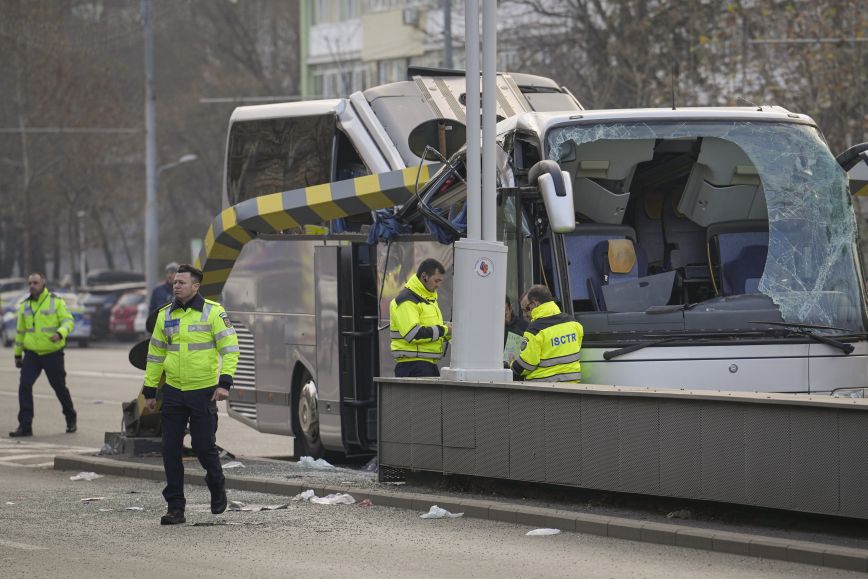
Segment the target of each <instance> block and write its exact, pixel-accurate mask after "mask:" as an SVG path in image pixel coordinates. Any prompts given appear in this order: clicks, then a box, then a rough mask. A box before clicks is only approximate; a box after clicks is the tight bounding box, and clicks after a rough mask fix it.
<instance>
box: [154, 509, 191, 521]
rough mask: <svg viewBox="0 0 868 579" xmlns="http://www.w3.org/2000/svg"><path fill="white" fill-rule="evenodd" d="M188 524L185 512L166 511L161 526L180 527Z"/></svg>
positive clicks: (161, 518) (161, 519)
mask: <svg viewBox="0 0 868 579" xmlns="http://www.w3.org/2000/svg"><path fill="white" fill-rule="evenodd" d="M186 522H187V519H186V518H185V517H184V511H175V510H169V511H166V514H165V515H163V516H162V517H160V524H161V525H180V524H181V523H186Z"/></svg>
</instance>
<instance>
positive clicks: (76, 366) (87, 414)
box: [0, 343, 292, 464]
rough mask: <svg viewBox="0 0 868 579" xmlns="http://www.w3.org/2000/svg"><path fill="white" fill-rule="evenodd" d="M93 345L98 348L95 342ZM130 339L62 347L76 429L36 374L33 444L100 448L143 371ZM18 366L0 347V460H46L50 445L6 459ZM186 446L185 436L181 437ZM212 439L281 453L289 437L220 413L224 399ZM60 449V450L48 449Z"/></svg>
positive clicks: (287, 451) (244, 451) (237, 450)
mask: <svg viewBox="0 0 868 579" xmlns="http://www.w3.org/2000/svg"><path fill="white" fill-rule="evenodd" d="M97 346H98V347H97ZM130 346H132V344H131V343H106V344H95V345H93V346H91V347H90V348H78V347H76V346H70V347H68V348H67V349H66V354H65V359H66V373H67V377H66V380H67V386H68V387H69V389H70V392H71V393H72V401H73V403H74V404H75V407H76V411H77V412H78V432H76V433H75V434H66V432H65V430H66V422H65V420H64V417H63V414H62V413H61V411H60V403H59V402H58V401H57V398H56V397H55V396H54V391H53V390H52V389H51V386H49V384H48V380H46V378H45V376H44V375H43V376H41V377H40V378H39V380H38V381H37V382H36V385H35V386H34V388H33V393H34V404H35V407H36V413H35V418H34V420H33V432H34V436H33V438H28V439H25V441H24V442H25V443H26V445H28V446H29V445H31V444H33V443H37V444H43V445H50V446H51V447H52V449H54V448H57V449H61V450H63V449H64V448H66V449H67V451H73V452H75V451H76V450H77V449H92V450H98V449H99V448H101V447H102V445H103V442H104V440H105V433H106V432H107V431H119V430H120V425H121V403H123V402H128V401H130V400H132V399H133V398H135V397H136V396H138V393H139V391H140V390H141V386H142V380H143V379H144V372H142V371H140V370H137V369H135V368H133V367H132V366H131V365H130V364H129V362H128V361H127V352H128V351H129V348H130ZM17 414H18V370H16V368H15V364H14V361H13V351H12V349H11V348H0V435H2V436H0V464H2V463H3V462H4V460H6V462H9V461H11V462H13V463H23V464H27V463H29V464H37V463H39V462H46V461H50V460H51V454H52V452H53V450H49V451H45V448H42V449H41V450H40V451H38V452H37V451H34V452H28V453H26V454H28V455H34V454H36V455H41V456H35V457H33V458H27V459H15V458H9V453H8V451H4V448H8V446H9V443H10V442H13V443H14V442H15V441H13V440H11V439H6V443H3V442H2V440H3V439H4V438H6V434H7V433H8V431H10V430H15V428H16V426H17V425H18V419H17ZM187 443H188V446H189V439H188V440H187ZM217 443H218V444H219V445H220V446H222V447H224V448H226V449H227V450H229V451H230V452H233V453H234V454H238V455H245V456H266V457H286V456H290V455H292V438H290V437H286V436H275V435H272V434H260V433H258V432H256V431H255V430H253V429H251V428H249V427H247V426H244V425H243V424H241V423H240V422H237V421H236V420H233V419H231V418H229V417H228V416H227V415H226V410H225V402H221V403H220V422H219V426H218V432H217ZM54 454H61V452H54Z"/></svg>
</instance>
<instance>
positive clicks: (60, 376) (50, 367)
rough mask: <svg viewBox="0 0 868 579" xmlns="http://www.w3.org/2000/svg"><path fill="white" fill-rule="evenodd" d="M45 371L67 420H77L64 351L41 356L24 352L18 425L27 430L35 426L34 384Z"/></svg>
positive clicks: (19, 391) (19, 385)
mask: <svg viewBox="0 0 868 579" xmlns="http://www.w3.org/2000/svg"><path fill="white" fill-rule="evenodd" d="M43 370H45V375H46V376H47V377H48V383H49V384H51V387H52V388H53V389H54V393H55V394H56V395H57V399H58V400H59V401H60V405H61V406H62V407H63V415H64V416H66V420H67V421H70V420H75V417H76V414H75V408H74V407H73V406H72V396H71V395H70V394H69V388H67V387H66V370H65V369H64V367H63V350H62V349H61V350H58V351H57V352H52V353H50V354H45V355H43V356H40V355H39V354H36V353H35V352H31V351H29V350H24V358H23V360H22V366H21V379H20V381H19V382H18V424H19V425H20V426H21V427H22V428H25V429H29V428H31V426H32V425H33V384H35V383H36V380H37V379H38V378H39V375H40V374H42V371H43Z"/></svg>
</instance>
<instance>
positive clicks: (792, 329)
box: [748, 321, 856, 354]
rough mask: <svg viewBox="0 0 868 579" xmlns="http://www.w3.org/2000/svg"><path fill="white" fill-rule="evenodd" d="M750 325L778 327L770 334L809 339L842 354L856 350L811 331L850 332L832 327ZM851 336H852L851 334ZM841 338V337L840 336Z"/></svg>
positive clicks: (782, 324) (771, 323)
mask: <svg viewBox="0 0 868 579" xmlns="http://www.w3.org/2000/svg"><path fill="white" fill-rule="evenodd" d="M748 323H750V324H766V325H769V326H779V327H780V330H770V331H771V332H780V333H783V334H785V335H787V336H803V337H805V338H809V339H811V340H814V341H816V342H820V343H823V344H826V345H828V346H832V347H833V348H838V349H839V350H841V351H842V352H844V354H852V353H853V350H855V349H856V348H855V347H854V346H853V344H848V343H847V342H842V341H840V340H836V339H835V338H830V337H829V336H824V335H823V334H815V333H814V332H812V331H811V330H834V331H837V332H851V331H852V330H846V329H844V328H836V327H834V326H819V325H815V324H794V323H789V322H758V321H752V322H748ZM851 335H852V334H851ZM841 337H843V336H841Z"/></svg>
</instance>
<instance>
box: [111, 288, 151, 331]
mask: <svg viewBox="0 0 868 579" xmlns="http://www.w3.org/2000/svg"><path fill="white" fill-rule="evenodd" d="M147 299H148V298H147V292H145V290H144V289H140V290H134V291H129V292H126V293H124V294H123V295H122V296H121V297H120V298H118V301H117V303H116V304H115V305H114V306H113V307H112V310H111V316H110V318H109V331H111V333H112V334H114V335H115V336H117V337H118V338H126V339H130V338H135V337H136V335H137V334H138V332H136V326H135V321H136V315H137V313H138V310H139V306H141V305H143V304H144V306H145V308H147V307H148V306H147Z"/></svg>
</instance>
